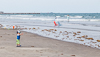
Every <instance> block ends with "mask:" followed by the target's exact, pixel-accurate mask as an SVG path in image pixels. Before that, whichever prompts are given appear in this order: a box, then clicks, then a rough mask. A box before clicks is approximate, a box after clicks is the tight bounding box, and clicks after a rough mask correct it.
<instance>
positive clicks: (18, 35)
mask: <svg viewBox="0 0 100 57" xmlns="http://www.w3.org/2000/svg"><path fill="white" fill-rule="evenodd" d="M21 35H23V33H21V31H17V39H16V44H17V46H16V47H21V45H20V36H21Z"/></svg>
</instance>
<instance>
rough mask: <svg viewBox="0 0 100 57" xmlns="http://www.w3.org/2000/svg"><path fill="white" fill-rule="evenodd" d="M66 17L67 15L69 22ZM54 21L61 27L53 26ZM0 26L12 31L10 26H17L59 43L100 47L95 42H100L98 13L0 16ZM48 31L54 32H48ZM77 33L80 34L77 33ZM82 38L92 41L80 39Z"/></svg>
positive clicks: (99, 14)
mask: <svg viewBox="0 0 100 57" xmlns="http://www.w3.org/2000/svg"><path fill="white" fill-rule="evenodd" d="M67 15H69V22H68V20H67ZM55 17H57V19H55ZM54 20H55V21H56V22H57V23H58V22H59V23H60V24H61V26H55V25H54V23H53V21H54ZM0 24H2V25H3V28H5V27H6V28H7V29H12V26H18V27H16V28H20V29H23V28H27V29H23V31H27V32H30V33H36V34H38V35H41V36H45V37H48V38H52V39H57V40H61V41H68V42H74V43H78V44H82V45H87V46H91V47H93V48H99V46H100V43H99V42H98V41H97V40H100V13H40V14H1V15H0ZM50 29H54V30H52V31H50ZM48 30H49V31H48ZM78 31H80V32H81V33H77V32H78ZM74 33H77V35H74ZM82 36H88V37H86V38H93V39H92V40H91V39H86V38H82ZM78 37H81V38H78ZM99 49H100V48H99Z"/></svg>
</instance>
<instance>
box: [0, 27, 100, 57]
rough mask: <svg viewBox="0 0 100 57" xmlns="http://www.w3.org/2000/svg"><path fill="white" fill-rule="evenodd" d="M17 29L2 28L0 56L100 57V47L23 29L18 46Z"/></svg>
mask: <svg viewBox="0 0 100 57" xmlns="http://www.w3.org/2000/svg"><path fill="white" fill-rule="evenodd" d="M16 31H17V30H11V29H10V30H8V29H3V28H0V57H100V53H99V52H100V49H97V48H92V47H88V46H84V45H80V44H76V43H71V42H64V41H60V40H55V39H51V38H47V37H42V36H39V35H36V34H32V33H28V32H23V31H22V33H23V35H22V36H21V39H20V42H21V45H22V47H16Z"/></svg>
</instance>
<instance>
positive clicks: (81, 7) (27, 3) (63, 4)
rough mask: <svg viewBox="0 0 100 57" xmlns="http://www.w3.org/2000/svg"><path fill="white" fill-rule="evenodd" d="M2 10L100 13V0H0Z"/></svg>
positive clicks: (0, 9)
mask: <svg viewBox="0 0 100 57" xmlns="http://www.w3.org/2000/svg"><path fill="white" fill-rule="evenodd" d="M0 11H4V12H26V13H27V12H40V13H41V12H43V13H44V12H46V13H47V12H54V13H100V0H0Z"/></svg>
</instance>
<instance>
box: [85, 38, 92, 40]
mask: <svg viewBox="0 0 100 57" xmlns="http://www.w3.org/2000/svg"><path fill="white" fill-rule="evenodd" d="M86 39H88V40H94V39H93V38H86Z"/></svg>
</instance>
